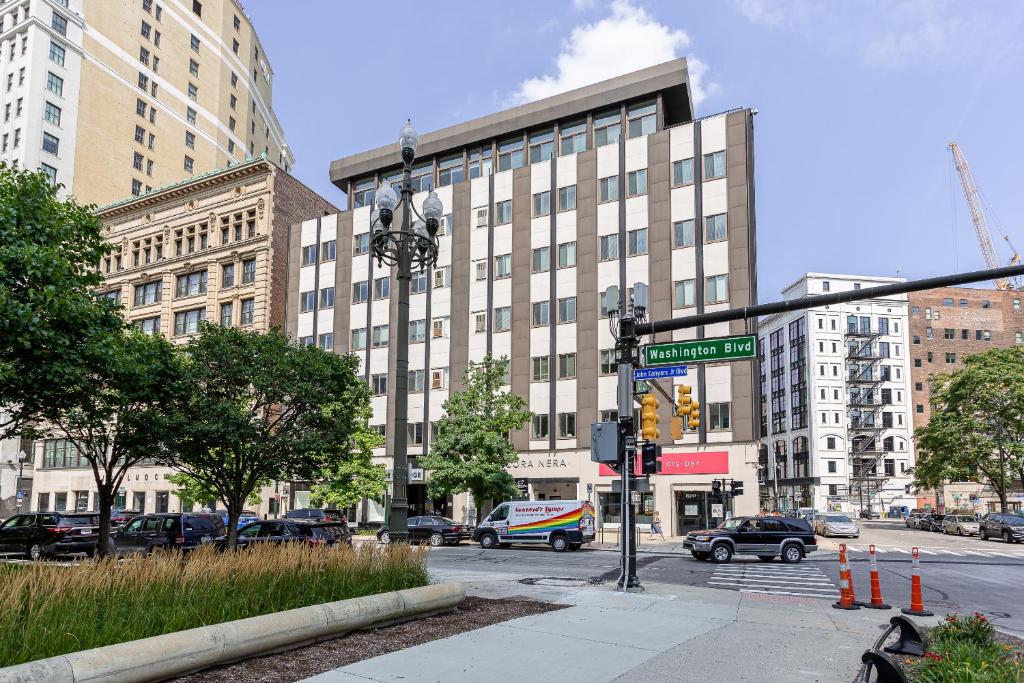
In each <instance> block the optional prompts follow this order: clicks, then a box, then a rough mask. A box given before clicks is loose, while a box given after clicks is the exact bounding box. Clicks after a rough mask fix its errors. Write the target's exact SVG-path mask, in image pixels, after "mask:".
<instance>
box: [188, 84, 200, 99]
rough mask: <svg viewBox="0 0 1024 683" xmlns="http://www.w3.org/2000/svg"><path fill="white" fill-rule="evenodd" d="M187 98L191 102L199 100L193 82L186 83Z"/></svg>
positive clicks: (197, 90) (197, 89)
mask: <svg viewBox="0 0 1024 683" xmlns="http://www.w3.org/2000/svg"><path fill="white" fill-rule="evenodd" d="M188 98H189V99H190V100H192V101H193V102H196V101H198V100H199V88H197V87H196V84H195V83H189V84H188Z"/></svg>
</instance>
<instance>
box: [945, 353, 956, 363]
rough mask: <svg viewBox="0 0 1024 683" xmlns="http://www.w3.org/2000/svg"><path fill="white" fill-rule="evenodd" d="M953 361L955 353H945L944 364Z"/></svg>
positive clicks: (954, 361) (954, 360)
mask: <svg viewBox="0 0 1024 683" xmlns="http://www.w3.org/2000/svg"><path fill="white" fill-rule="evenodd" d="M953 363H956V354H955V353H947V354H946V364H947V365H952V364H953Z"/></svg>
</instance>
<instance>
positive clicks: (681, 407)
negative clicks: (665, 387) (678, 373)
mask: <svg viewBox="0 0 1024 683" xmlns="http://www.w3.org/2000/svg"><path fill="white" fill-rule="evenodd" d="M691 391H693V389H692V388H691V387H689V386H687V385H685V384H680V385H679V386H678V387H677V388H676V415H678V416H679V417H686V416H688V415H689V414H690V409H691V402H692V399H691V398H690V392H691Z"/></svg>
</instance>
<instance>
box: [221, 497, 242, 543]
mask: <svg viewBox="0 0 1024 683" xmlns="http://www.w3.org/2000/svg"><path fill="white" fill-rule="evenodd" d="M244 500H245V499H244V498H243V499H242V500H237V499H232V500H228V501H225V504H226V505H227V508H228V528H227V532H228V550H234V549H235V546H236V545H237V543H238V518H239V517H240V516H241V514H242V506H243V505H244Z"/></svg>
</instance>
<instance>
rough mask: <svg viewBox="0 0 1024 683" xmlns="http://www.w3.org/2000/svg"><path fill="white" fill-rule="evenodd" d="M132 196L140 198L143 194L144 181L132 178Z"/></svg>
mask: <svg viewBox="0 0 1024 683" xmlns="http://www.w3.org/2000/svg"><path fill="white" fill-rule="evenodd" d="M132 194H133V195H135V196H136V197H138V196H139V195H140V194H142V181H141V180H137V179H136V178H132Z"/></svg>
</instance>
